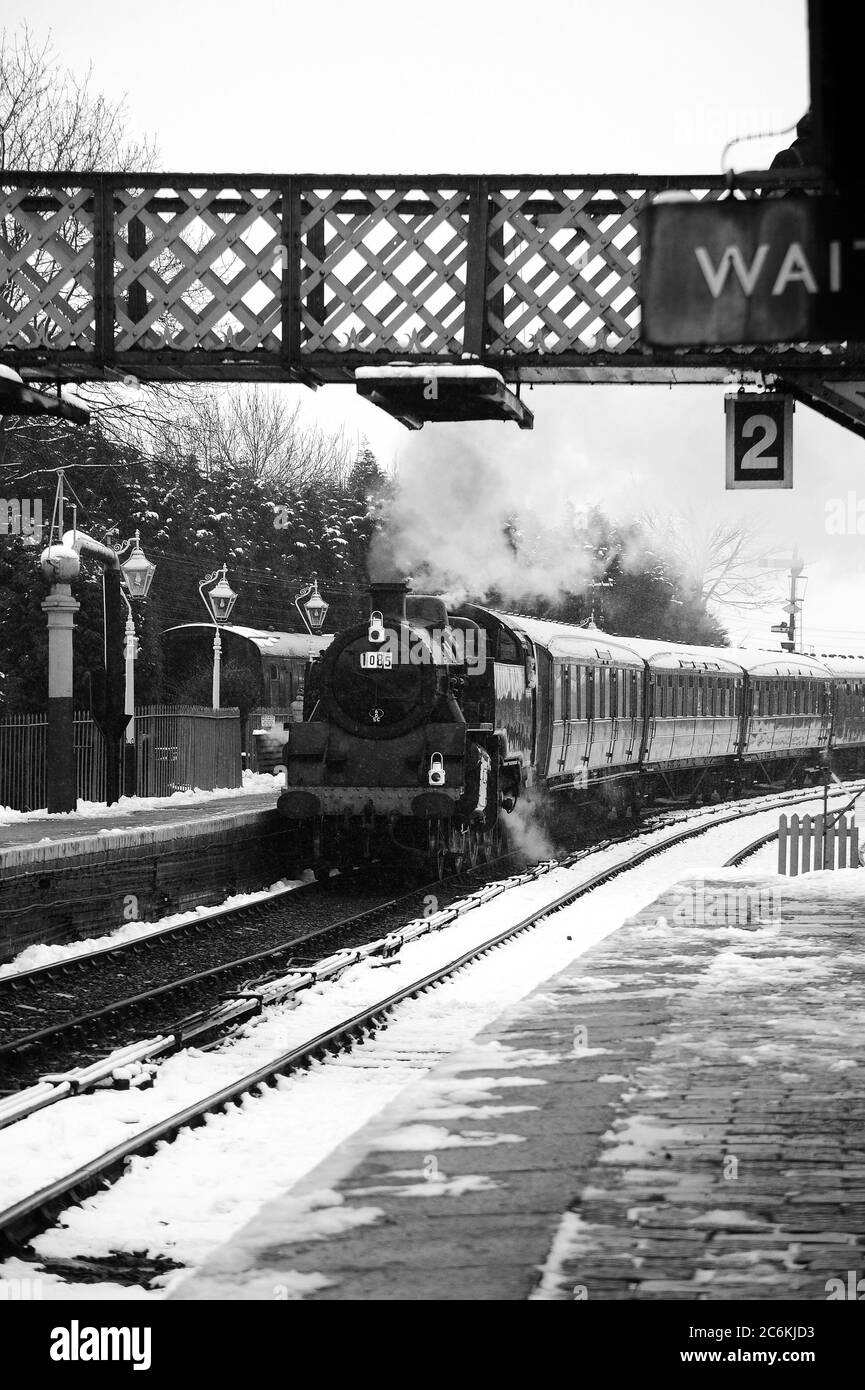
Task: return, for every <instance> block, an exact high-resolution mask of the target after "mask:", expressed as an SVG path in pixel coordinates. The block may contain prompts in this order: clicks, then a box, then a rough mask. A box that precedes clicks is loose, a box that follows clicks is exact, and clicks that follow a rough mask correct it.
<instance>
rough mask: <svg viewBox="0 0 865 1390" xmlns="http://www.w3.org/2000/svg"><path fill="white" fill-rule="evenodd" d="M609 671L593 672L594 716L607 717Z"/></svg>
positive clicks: (597, 717) (598, 717)
mask: <svg viewBox="0 0 865 1390" xmlns="http://www.w3.org/2000/svg"><path fill="white" fill-rule="evenodd" d="M608 680H609V671H596V672H595V682H596V684H595V718H596V719H606V717H607V699H606V696H607V682H608Z"/></svg>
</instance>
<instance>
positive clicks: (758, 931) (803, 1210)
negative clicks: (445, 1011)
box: [173, 871, 865, 1300]
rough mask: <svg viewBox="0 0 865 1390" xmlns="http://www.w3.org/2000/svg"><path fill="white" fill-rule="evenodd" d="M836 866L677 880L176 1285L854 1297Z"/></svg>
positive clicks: (863, 997)
mask: <svg viewBox="0 0 865 1390" xmlns="http://www.w3.org/2000/svg"><path fill="white" fill-rule="evenodd" d="M860 872H861V871H860ZM815 877H816V876H815ZM820 878H821V883H820V886H819V889H815V887H814V886H813V880H811V886H808V883H807V882H806V883H805V886H804V887H803V881H800V880H790V881H787V882H786V883H785V885H784V888H783V891H782V895H781V897H780V899H779V898H778V897H777V896H776V895H775V893H774V891H773V890H774V889H775V887H776V886H777V884H778V880H776V879H772V880H768V879H767V880H766V881H765V884H764V885H763V888H762V890H761V888H760V885H759V884H758V885H757V886H756V887H754V886H753V884H752V887H751V890H750V896H749V898H748V900H747V903H746V904H745V905H744V907H743V903H742V900H741V898H739V899H737V898H736V895H735V893H736V890H735V886H733V887H732V888H731V885H730V882H729V878H727V879H724V880H723V882H721V881H719V882H718V883H717V884H715V883H714V882H712V881H709V880H707V881H706V882H705V883H704V884H703V885H702V887H701V886H698V887H696V888H691V887H689V888H686V889H682V890H681V891H680V890H671V892H670V893H668V894H666V895H665V896H664V897H662V898H661V899H659V900H658V902H657V903H655V904H653V905H652V907H650V908H648V909H647V910H646V911H645V912H643V913H641V914H640V916H639V917H638V918H635V919H634V920H633V921H631V922H629V923H627V924H625V925H624V926H623V927H622V928H620V929H619V930H618V931H617V932H615V933H614V934H613V935H612V936H610V937H608V938H607V939H606V940H605V942H603V943H602V944H601V945H599V946H598V947H596V948H594V949H593V950H591V951H590V952H588V953H587V954H586V955H584V956H582V957H580V958H579V959H578V960H576V961H575V962H574V963H573V965H572V966H571V967H569V968H568V969H567V970H565V971H564V972H562V973H561V974H559V975H558V976H556V977H554V978H553V979H552V980H550V981H548V982H546V983H545V984H544V985H543V986H542V987H541V988H540V989H538V990H536V991H535V992H534V993H533V994H531V995H529V996H528V997H527V998H526V999H525V1000H524V1001H522V1002H521V1003H520V1005H518V1006H517V1007H515V1008H513V1009H510V1010H509V1011H507V1012H506V1013H504V1014H503V1015H502V1016H501V1017H500V1018H499V1019H498V1020H497V1021H496V1022H495V1023H494V1024H493V1025H492V1026H490V1027H489V1028H487V1029H485V1030H484V1031H483V1032H481V1033H479V1034H478V1035H477V1038H476V1039H475V1041H474V1043H473V1045H472V1046H471V1047H470V1048H468V1049H466V1050H465V1051H463V1052H462V1053H459V1054H457V1055H455V1056H453V1057H451V1058H450V1059H449V1060H448V1062H447V1063H446V1064H445V1065H441V1066H439V1067H437V1068H436V1069H434V1070H433V1071H431V1072H429V1073H427V1074H426V1075H425V1077H424V1078H423V1080H422V1081H420V1082H419V1083H418V1084H416V1085H413V1086H412V1087H410V1088H409V1089H408V1090H406V1091H404V1092H403V1093H402V1094H401V1095H400V1096H399V1097H398V1098H397V1099H396V1100H395V1101H394V1102H393V1103H392V1104H391V1105H390V1106H389V1107H388V1108H387V1109H386V1110H384V1111H383V1112H382V1113H381V1114H380V1115H379V1116H378V1117H377V1119H376V1120H374V1121H373V1122H371V1123H370V1124H368V1125H366V1126H365V1127H364V1128H363V1129H361V1130H359V1131H358V1133H357V1134H355V1135H354V1136H353V1137H352V1138H351V1139H350V1140H349V1141H348V1142H347V1143H345V1144H343V1145H342V1146H341V1147H340V1148H338V1149H337V1150H335V1152H334V1153H333V1154H332V1155H331V1156H330V1158H328V1159H327V1160H326V1161H325V1162H324V1163H323V1164H321V1165H320V1166H319V1167H318V1168H316V1169H315V1170H314V1171H313V1172H312V1173H310V1174H309V1175H308V1176H307V1177H306V1178H305V1179H304V1180H303V1182H302V1183H300V1184H296V1185H295V1186H294V1187H293V1188H291V1189H290V1190H289V1191H287V1192H286V1193H285V1194H284V1195H283V1196H281V1197H279V1198H278V1199H276V1200H274V1201H272V1202H270V1203H268V1204H267V1205H265V1206H264V1207H263V1208H262V1209H261V1210H260V1211H259V1212H258V1214H257V1215H256V1216H255V1217H254V1218H253V1219H252V1220H251V1221H250V1222H249V1223H248V1224H247V1225H246V1226H245V1227H244V1228H243V1229H242V1230H241V1231H240V1232H239V1233H238V1234H237V1235H236V1236H235V1238H234V1239H233V1240H231V1241H229V1242H228V1243H227V1244H226V1245H224V1246H223V1247H222V1248H221V1249H220V1250H218V1251H217V1252H216V1253H215V1254H214V1255H213V1256H212V1257H211V1259H210V1260H209V1261H208V1262H207V1263H206V1264H205V1265H204V1266H203V1268H202V1269H201V1270H200V1271H198V1273H197V1274H195V1275H193V1276H191V1277H190V1278H189V1279H188V1280H186V1281H185V1282H184V1283H183V1284H182V1285H180V1286H179V1287H178V1288H177V1289H176V1290H175V1292H174V1294H173V1297H175V1298H181V1299H208V1298H220V1299H272V1298H280V1297H286V1296H288V1297H297V1296H302V1297H306V1298H316V1299H325V1300H344V1299H352V1300H363V1299H382V1300H390V1299H394V1300H427V1299H429V1300H438V1299H443V1300H474V1299H482V1300H491V1299H504V1300H525V1299H529V1298H549V1299H560V1300H572V1299H575V1298H584V1297H586V1298H588V1299H721V1300H723V1299H738V1298H744V1299H799V1300H812V1299H814V1300H822V1299H826V1298H827V1297H828V1296H829V1292H830V1291H831V1290H832V1289H835V1288H837V1287H839V1286H836V1285H830V1284H829V1282H828V1281H830V1280H832V1279H838V1280H840V1281H841V1283H842V1284H843V1285H845V1286H848V1287H849V1284H850V1274H849V1272H850V1271H858V1274H854V1283H855V1279H856V1278H858V1277H862V1276H863V1275H865V1026H863V1025H865V873H863V874H862V878H861V889H860V887H859V881H858V878H857V879H856V881H855V883H854V882H853V873H852V872H850V873H848V874H846V875H843V876H842V875H831V876H830V875H825V876H820ZM842 878H843V879H845V880H846V885H847V886H846V889H845V891H844V893H843V894H842V893H841V892H840V884H841V879H842ZM742 881H743V882H744V881H745V880H744V878H743V880H742ZM851 885H852V886H851ZM731 892H732V894H733V896H732V897H731V896H730V894H731ZM659 919H660V920H659ZM760 919H762V920H760ZM443 993H444V992H443V991H442V994H440V995H439V998H442V996H443Z"/></svg>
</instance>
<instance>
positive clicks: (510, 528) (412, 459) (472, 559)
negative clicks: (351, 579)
mask: <svg viewBox="0 0 865 1390" xmlns="http://www.w3.org/2000/svg"><path fill="white" fill-rule="evenodd" d="M437 428H438V429H442V428H443V427H441V426H439V427H437ZM578 472H582V466H580V465H578V464H577V462H576V461H574V460H572V461H571V462H569V463H564V462H563V461H561V460H559V461H558V462H557V463H555V464H554V463H553V461H552V460H550V459H546V458H545V459H532V460H531V461H528V460H519V459H516V458H514V456H513V454H511V455H510V457H508V456H507V455H506V454H505V452H504V451H503V452H502V454H498V453H496V452H495V451H493V450H492V449H489V448H487V449H484V450H481V449H480V448H473V447H472V446H470V445H467V443H466V441H465V439H454V437H453V436H451V437H450V438H447V439H444V438H442V437H441V436H440V435H437V436H436V438H435V440H433V439H432V438H430V439H429V440H419V441H418V443H417V444H416V445H415V446H414V447H412V448H411V449H410V450H408V451H407V453H406V455H405V457H404V458H403V459H402V460H401V462H400V468H399V473H398V477H397V481H396V487H395V493H394V495H393V496H392V497H391V498H389V499H388V500H387V502H386V503H385V504H383V506H382V509H381V529H380V531H379V533H378V534H377V535H376V537H375V538H374V541H373V545H372V551H371V556H370V575H371V577H372V578H373V579H384V578H391V577H394V576H402V575H411V576H412V577H413V579H414V582H415V587H416V588H418V589H427V590H432V591H434V592H436V593H441V594H443V595H444V596H445V597H446V598H447V599H449V600H450V602H452V603H457V602H459V601H461V600H462V599H465V598H483V597H484V596H485V595H487V594H489V592H490V591H491V590H497V591H498V592H499V594H501V596H502V598H503V599H504V600H505V601H507V600H517V599H525V598H530V597H538V596H541V597H544V598H548V599H551V600H553V599H555V598H556V597H557V596H558V595H559V594H561V593H562V592H563V591H567V590H570V591H580V590H582V589H584V588H585V586H586V584H587V583H588V582H589V581H590V580H591V579H592V578H593V577H594V574H595V573H596V571H597V567H598V561H597V559H596V557H595V555H594V554H593V553H592V552H593V547H592V544H591V541H592V537H591V535H590V533H589V531H588V530H587V513H586V510H585V509H582V508H581V507H580V505H579V503H578V500H577V497H576V495H575V494H576V492H577V474H578Z"/></svg>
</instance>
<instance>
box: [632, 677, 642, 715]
mask: <svg viewBox="0 0 865 1390" xmlns="http://www.w3.org/2000/svg"><path fill="white" fill-rule="evenodd" d="M639 713H640V687H639V684H638V681H637V673H636V671H632V672H631V718H632V719H636V718H638V717H639Z"/></svg>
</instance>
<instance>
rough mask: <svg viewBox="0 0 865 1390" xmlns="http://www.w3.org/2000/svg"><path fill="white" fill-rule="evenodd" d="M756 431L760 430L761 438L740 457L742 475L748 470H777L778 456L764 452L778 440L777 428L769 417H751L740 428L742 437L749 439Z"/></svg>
mask: <svg viewBox="0 0 865 1390" xmlns="http://www.w3.org/2000/svg"><path fill="white" fill-rule="evenodd" d="M757 430H762V431H763V435H762V438H760V439H758V440H757V442H756V444H752V445H751V447H750V449H746V451H745V453H744V454H743V455H742V462H741V463H740V465H739V467H740V469H741V470H742V472H743V473H745V472H747V470H748V469H749V468H777V467H778V455H777V454H767V453H766V450H767V449H771V447H772V445H773V444H774V443H775V440H776V439H777V438H778V426H777V425H776V423H775V421H774V420H773V419H772V417H771V415H751V416H749V418H748V419H747V420H746V421H745V423H744V425H743V426H742V437H743V438H744V439H751V438H752V437H753V436H754V434H756V432H757Z"/></svg>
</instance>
